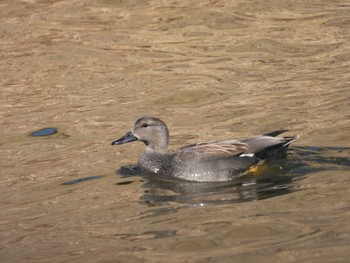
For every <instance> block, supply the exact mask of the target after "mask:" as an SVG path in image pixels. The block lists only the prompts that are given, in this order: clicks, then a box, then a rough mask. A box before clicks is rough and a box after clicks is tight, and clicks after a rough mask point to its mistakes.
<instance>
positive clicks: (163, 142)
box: [146, 138, 168, 154]
mask: <svg viewBox="0 0 350 263" xmlns="http://www.w3.org/2000/svg"><path fill="white" fill-rule="evenodd" d="M146 145H147V147H146V152H156V153H163V154H166V153H167V149H168V138H158V140H157V141H155V142H153V143H149V144H147V143H146Z"/></svg>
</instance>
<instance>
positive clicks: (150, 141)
mask: <svg viewBox="0 0 350 263" xmlns="http://www.w3.org/2000/svg"><path fill="white" fill-rule="evenodd" d="M285 131H286V130H281V131H275V132H272V133H268V134H265V135H260V136H255V137H252V138H245V139H239V140H222V141H211V142H204V143H198V144H191V145H187V146H184V147H182V148H180V149H178V150H175V151H173V152H170V153H167V147H168V140H169V132H168V128H167V126H166V125H165V123H164V122H163V121H161V120H160V119H157V118H154V117H141V118H139V119H137V120H136V122H135V124H134V127H133V129H132V130H131V131H130V132H128V133H127V134H126V135H124V136H123V137H122V138H120V139H118V140H116V141H114V142H112V145H118V144H124V143H127V142H131V141H135V140H140V141H142V142H144V143H145V144H146V150H145V152H144V153H143V154H142V156H141V157H140V159H139V162H138V166H139V167H140V168H141V169H142V170H143V171H144V172H147V173H152V174H159V175H164V176H170V177H177V178H181V179H184V180H191V181H205V182H208V181H227V180H231V179H233V178H234V177H236V176H237V175H239V174H241V173H243V172H244V171H246V170H247V169H249V167H251V166H252V165H254V164H257V163H258V162H259V161H261V160H262V159H266V158H269V157H270V156H271V155H284V154H285V152H286V149H287V147H288V145H289V144H290V143H291V142H293V141H295V140H296V139H297V137H275V136H277V135H279V134H280V133H282V132H285Z"/></svg>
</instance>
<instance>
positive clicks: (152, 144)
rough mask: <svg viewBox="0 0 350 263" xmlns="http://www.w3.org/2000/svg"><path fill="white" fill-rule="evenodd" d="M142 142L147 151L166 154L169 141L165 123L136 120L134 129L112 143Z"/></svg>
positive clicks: (144, 118)
mask: <svg viewBox="0 0 350 263" xmlns="http://www.w3.org/2000/svg"><path fill="white" fill-rule="evenodd" d="M137 140H138V141H142V142H144V143H145V144H146V145H147V150H153V151H156V152H160V153H166V151H167V147H168V141H169V131H168V128H167V126H166V125H165V123H164V122H163V121H162V120H160V119H158V118H154V117H141V118H138V119H137V120H136V122H135V124H134V127H133V128H132V129H131V131H129V132H128V133H126V134H125V135H124V136H123V137H121V138H120V139H118V140H116V141H114V142H112V145H119V144H124V143H128V142H133V141H137Z"/></svg>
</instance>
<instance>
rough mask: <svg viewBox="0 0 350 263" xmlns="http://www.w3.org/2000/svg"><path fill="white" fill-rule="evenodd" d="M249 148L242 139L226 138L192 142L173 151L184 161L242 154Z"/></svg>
mask: <svg viewBox="0 0 350 263" xmlns="http://www.w3.org/2000/svg"><path fill="white" fill-rule="evenodd" d="M247 148H248V146H247V144H246V143H243V142H241V141H238V140H226V141H213V142H205V143H198V144H191V145H187V146H185V147H182V148H180V149H178V150H176V151H174V152H173V153H174V154H175V156H176V157H177V158H178V159H179V160H182V161H187V160H188V161H190V160H191V161H205V160H213V159H219V158H227V157H232V156H236V155H240V154H242V153H244V152H245V151H246V150H247Z"/></svg>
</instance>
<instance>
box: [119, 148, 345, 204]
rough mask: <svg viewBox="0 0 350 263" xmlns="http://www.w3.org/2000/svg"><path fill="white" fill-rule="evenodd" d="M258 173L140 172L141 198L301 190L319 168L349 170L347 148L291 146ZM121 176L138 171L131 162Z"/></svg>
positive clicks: (192, 199)
mask: <svg viewBox="0 0 350 263" xmlns="http://www.w3.org/2000/svg"><path fill="white" fill-rule="evenodd" d="M263 168H264V169H262V172H260V173H259V174H258V175H253V174H245V175H242V176H240V177H239V178H237V179H235V180H232V181H229V182H210V183H203V182H201V183H199V182H189V181H183V180H178V179H174V178H163V177H159V176H157V177H156V176H148V175H143V178H144V179H145V183H144V184H143V188H144V189H145V191H144V194H143V195H142V196H141V198H140V202H142V203H144V204H148V205H149V206H157V205H162V204H165V203H167V202H176V203H181V204H187V205H190V206H207V205H217V204H231V203H238V202H246V201H252V200H261V199H266V198H271V197H275V196H279V195H285V194H289V193H291V192H295V191H301V190H303V189H301V187H300V184H299V183H298V181H299V180H302V179H303V178H305V177H306V176H309V175H311V174H312V173H316V172H319V171H337V170H350V148H340V147H315V146H307V147H292V148H291V149H290V150H289V152H288V158H287V159H279V160H271V161H269V162H268V163H267V164H265V165H264V166H263ZM119 173H120V174H121V175H122V176H123V177H129V176H135V175H140V171H139V170H138V169H137V168H135V167H132V166H128V167H123V168H121V169H120V170H119Z"/></svg>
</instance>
